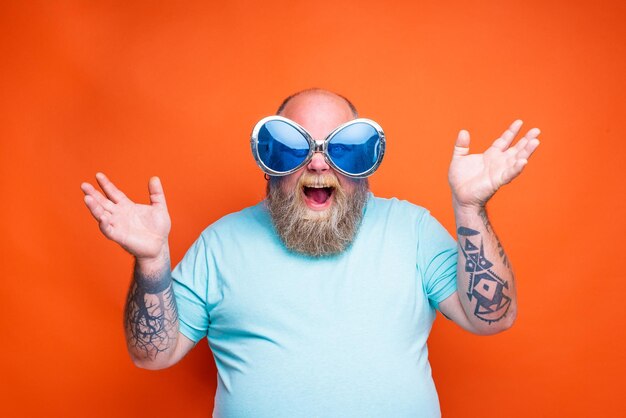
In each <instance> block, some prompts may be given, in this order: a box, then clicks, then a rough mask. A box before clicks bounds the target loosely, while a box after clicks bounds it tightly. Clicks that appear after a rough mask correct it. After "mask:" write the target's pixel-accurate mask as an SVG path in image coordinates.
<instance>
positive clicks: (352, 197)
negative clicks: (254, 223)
mask: <svg viewBox="0 0 626 418" xmlns="http://www.w3.org/2000/svg"><path fill="white" fill-rule="evenodd" d="M348 181H353V182H354V188H353V190H352V191H351V192H346V190H344V188H343V187H342V186H341V184H340V183H339V180H338V179H337V177H336V176H335V175H334V174H326V175H314V174H311V173H307V172H304V173H303V174H302V175H301V176H300V178H299V179H298V183H297V185H296V187H295V189H294V190H290V191H284V190H283V188H282V184H281V182H282V179H281V178H279V177H273V178H271V179H270V180H269V182H268V184H267V208H268V210H269V213H270V215H271V217H272V223H273V224H274V227H275V228H276V231H277V232H278V235H279V237H280V239H281V240H282V242H283V243H284V244H285V246H286V247H287V248H288V249H289V250H291V251H295V252H297V253H300V254H305V255H309V256H312V257H322V256H328V255H333V254H338V253H341V252H342V251H344V250H345V249H346V248H348V246H349V245H350V244H351V243H352V241H353V240H354V237H355V235H356V233H357V231H358V229H359V226H360V225H361V220H362V219H363V208H364V207H365V204H366V203H367V198H368V191H369V184H368V181H367V179H356V180H352V179H348ZM309 187H311V188H314V187H317V188H325V189H327V190H329V192H330V194H331V197H330V198H332V199H333V202H332V203H331V206H330V207H329V208H328V209H325V210H323V211H314V210H311V209H309V208H308V207H307V205H306V203H305V202H304V198H303V195H304V193H305V190H306V189H305V188H309Z"/></svg>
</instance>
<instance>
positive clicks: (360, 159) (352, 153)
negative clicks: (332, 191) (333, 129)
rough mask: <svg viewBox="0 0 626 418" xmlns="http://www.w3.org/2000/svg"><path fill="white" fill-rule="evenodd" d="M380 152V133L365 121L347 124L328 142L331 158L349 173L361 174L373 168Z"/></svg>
mask: <svg viewBox="0 0 626 418" xmlns="http://www.w3.org/2000/svg"><path fill="white" fill-rule="evenodd" d="M379 154H380V135H379V134H378V131H377V130H376V128H374V127H373V126H372V125H370V124H368V123H364V122H357V123H355V124H352V125H348V126H346V127H345V128H343V129H342V130H340V131H339V132H337V133H336V134H335V135H334V136H333V137H332V139H331V140H330V142H329V143H328V156H329V157H330V159H331V160H332V161H333V163H334V164H335V165H336V166H337V167H339V168H340V169H342V170H343V171H345V172H346V173H349V174H354V175H359V174H363V173H365V172H367V171H368V170H371V169H372V167H374V166H375V165H376V163H377V162H378V158H379Z"/></svg>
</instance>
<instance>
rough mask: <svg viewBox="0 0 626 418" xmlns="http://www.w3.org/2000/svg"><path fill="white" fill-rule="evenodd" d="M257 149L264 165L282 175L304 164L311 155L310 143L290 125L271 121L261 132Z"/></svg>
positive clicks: (280, 121)
mask: <svg viewBox="0 0 626 418" xmlns="http://www.w3.org/2000/svg"><path fill="white" fill-rule="evenodd" d="M257 149H258V153H259V158H260V159H261V161H262V162H263V164H265V165H266V166H267V167H268V168H270V169H271V170H274V171H277V172H280V173H282V172H287V171H290V170H293V169H294V168H296V167H298V166H299V165H300V164H302V162H303V161H304V160H305V159H306V157H307V155H308V154H309V143H308V142H307V140H306V138H305V137H304V135H302V134H301V133H300V132H299V131H298V130H297V129H296V128H294V127H293V126H291V125H290V124H288V123H286V122H284V121H282V120H270V121H268V122H266V123H265V124H263V126H261V129H260V130H259V135H258V145H257Z"/></svg>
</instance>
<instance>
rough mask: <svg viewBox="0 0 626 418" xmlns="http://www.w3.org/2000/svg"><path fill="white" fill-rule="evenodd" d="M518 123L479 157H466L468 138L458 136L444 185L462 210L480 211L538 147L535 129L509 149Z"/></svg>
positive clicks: (518, 125) (537, 133)
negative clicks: (450, 190) (448, 183)
mask: <svg viewBox="0 0 626 418" xmlns="http://www.w3.org/2000/svg"><path fill="white" fill-rule="evenodd" d="M521 127H522V121H521V120H516V121H515V122H513V124H512V125H511V126H510V127H509V129H507V130H506V131H504V133H503V134H502V135H501V136H500V138H498V139H496V140H495V141H494V142H493V144H491V146H490V147H489V149H487V151H485V152H484V153H482V154H471V155H470V154H469V144H470V136H469V133H468V132H467V131H465V130H462V131H460V132H459V136H458V137H457V140H456V144H455V147H454V154H453V156H452V162H451V163H450V170H449V171H448V181H449V182H450V187H451V188H452V198H453V200H454V203H455V204H456V205H459V206H460V207H462V208H481V207H484V206H485V204H486V203H487V201H488V200H489V199H490V198H491V196H493V194H494V193H495V192H496V191H497V190H498V189H499V188H500V187H501V186H503V185H505V184H507V183H509V182H511V180H513V179H514V178H515V177H517V176H518V175H519V174H520V173H521V172H522V170H523V169H524V166H525V165H526V164H527V163H528V158H530V156H531V155H532V153H533V152H534V151H535V149H537V147H538V146H539V140H538V139H537V136H538V135H539V133H540V131H539V129H537V128H533V129H531V130H529V131H528V132H527V133H526V135H524V137H523V138H522V139H520V140H519V141H517V144H515V145H513V146H511V143H512V142H513V139H514V138H515V137H516V136H517V134H518V133H519V130H520V128H521Z"/></svg>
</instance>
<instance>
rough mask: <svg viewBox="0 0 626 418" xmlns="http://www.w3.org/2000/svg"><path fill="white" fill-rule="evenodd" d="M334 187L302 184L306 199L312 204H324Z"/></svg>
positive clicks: (327, 201)
mask: <svg viewBox="0 0 626 418" xmlns="http://www.w3.org/2000/svg"><path fill="white" fill-rule="evenodd" d="M334 190H335V188H334V187H319V186H304V187H303V191H304V195H305V196H306V198H307V199H306V200H307V201H308V202H310V203H312V204H313V205H314V206H326V203H330V202H329V200H330V198H331V197H332V195H333V192H334Z"/></svg>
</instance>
